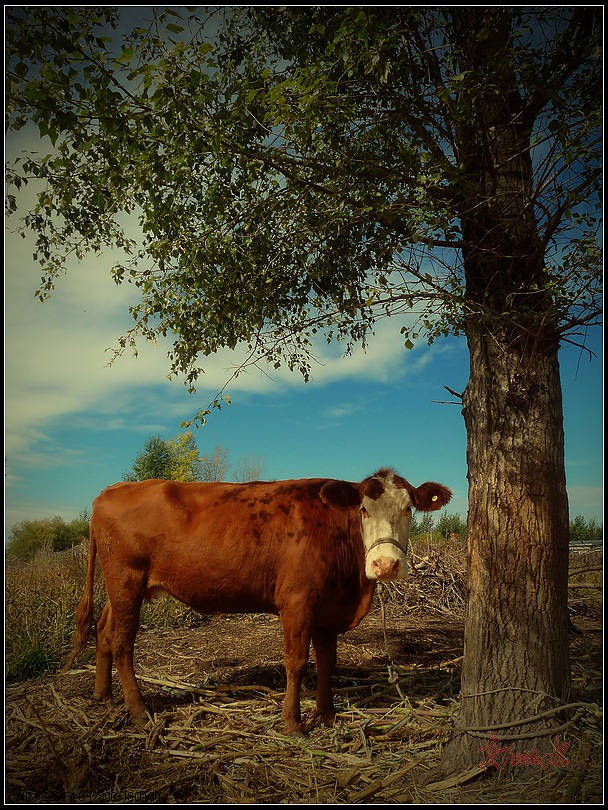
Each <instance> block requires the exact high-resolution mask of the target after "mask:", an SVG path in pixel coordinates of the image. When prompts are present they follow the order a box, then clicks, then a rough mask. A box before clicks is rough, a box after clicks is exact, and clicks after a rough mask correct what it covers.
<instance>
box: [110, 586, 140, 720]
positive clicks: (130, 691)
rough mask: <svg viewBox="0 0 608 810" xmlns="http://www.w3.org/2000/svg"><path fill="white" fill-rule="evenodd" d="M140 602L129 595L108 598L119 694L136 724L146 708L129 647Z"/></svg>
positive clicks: (136, 622) (130, 646)
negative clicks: (119, 685)
mask: <svg viewBox="0 0 608 810" xmlns="http://www.w3.org/2000/svg"><path fill="white" fill-rule="evenodd" d="M141 603H142V599H137V600H134V599H133V597H132V596H129V597H128V598H127V599H125V601H119V600H116V599H113V600H112V614H113V618H114V633H113V641H112V654H113V657H114V665H115V666H116V669H117V671H118V675H119V677H120V683H121V685H122V692H123V697H124V700H125V704H126V707H127V709H128V710H129V714H130V715H131V720H132V721H133V722H134V723H135V724H138V725H139V724H140V723H144V722H145V721H146V719H147V717H146V708H145V706H144V701H143V698H142V696H141V691H140V689H139V685H138V683H137V680H136V678H135V670H134V668H133V648H134V646H135V636H136V635H137V629H138V627H139V613H140V610H141Z"/></svg>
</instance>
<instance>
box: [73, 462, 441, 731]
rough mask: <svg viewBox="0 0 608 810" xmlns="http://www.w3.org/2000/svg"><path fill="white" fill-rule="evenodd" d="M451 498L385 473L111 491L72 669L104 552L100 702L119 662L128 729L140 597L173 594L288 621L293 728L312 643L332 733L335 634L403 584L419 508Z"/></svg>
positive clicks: (96, 514) (135, 712) (201, 607)
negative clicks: (382, 586)
mask: <svg viewBox="0 0 608 810" xmlns="http://www.w3.org/2000/svg"><path fill="white" fill-rule="evenodd" d="M450 497H451V493H450V490H449V489H447V488H446V487H444V486H442V485H441V484H435V483H426V484H422V486H420V487H414V486H412V485H411V484H410V483H408V481H406V480H405V479H403V478H401V477H400V476H398V475H397V474H396V473H395V472H394V471H393V470H390V469H382V470H379V471H378V472H377V473H376V474H375V475H373V476H371V477H369V478H366V479H365V480H364V481H362V482H361V483H360V484H352V483H348V482H346V481H335V480H332V479H326V478H315V479H302V480H297V481H276V482H272V483H266V482H257V481H256V482H253V483H250V484H225V483H204V484H201V483H188V484H187V483H179V482H177V481H159V480H148V481H141V482H139V483H120V484H114V485H113V486H111V487H108V488H107V489H106V490H104V491H103V492H102V493H101V495H99V496H98V497H97V498H96V499H95V501H94V503H93V512H92V516H91V532H90V548H89V561H88V568H87V581H86V587H85V593H84V595H83V597H82V600H81V602H80V604H79V605H78V608H77V611H76V621H77V630H76V634H75V647H74V651H73V653H72V655H71V657H70V659H69V661H68V663H67V664H66V666H65V668H64V669H69V667H70V666H71V665H72V663H73V661H74V659H75V658H76V656H77V655H78V654H79V653H80V652H81V651H82V650H83V649H84V647H85V646H86V643H87V638H88V636H89V634H90V632H91V621H92V618H93V580H94V576H95V557H96V554H98V555H99V560H100V563H101V570H102V572H103V577H104V580H105V584H106V590H107V593H108V601H107V603H106V605H105V607H104V609H103V611H102V613H101V616H100V617H99V621H98V622H97V634H96V635H97V642H96V644H97V659H96V677H95V696H96V697H97V698H98V699H100V700H109V699H110V697H111V689H112V677H111V676H112V661H114V663H115V664H116V669H117V670H118V674H119V676H120V680H121V683H122V688H123V693H124V699H125V703H126V706H127V708H128V709H129V712H130V714H131V717H132V719H133V721H134V722H141V721H144V720H145V719H146V712H145V708H144V703H143V700H142V696H141V692H140V690H139V687H138V685H137V681H136V679H135V673H134V671H133V645H134V641H135V635H136V633H137V629H138V626H139V614H140V609H141V605H142V603H143V601H144V600H149V599H152V598H154V597H155V596H157V595H160V594H164V593H169V594H171V595H172V596H174V597H175V598H176V599H179V600H180V601H181V602H184V603H185V604H187V605H189V606H190V607H192V608H194V609H195V610H197V611H199V612H201V613H274V614H279V615H280V617H281V620H282V623H283V635H284V660H285V669H286V673H287V690H286V693H285V702H284V705H283V719H284V722H285V727H286V730H287V731H288V732H296V731H301V716H300V686H301V682H302V677H303V675H304V670H305V668H306V665H307V663H308V653H309V647H310V641H311V639H312V643H313V646H314V650H315V656H316V663H317V676H318V677H317V711H318V713H319V714H320V715H321V718H322V720H323V721H324V722H325V723H327V724H328V725H331V724H332V722H333V720H334V716H335V711H334V703H333V694H332V689H331V676H332V672H333V669H334V666H335V663H336V644H337V635H338V633H343V632H344V631H346V630H348V629H350V628H352V627H356V626H357V625H358V624H359V622H360V621H361V619H363V617H364V616H365V615H366V614H367V612H368V610H369V608H370V605H371V601H372V597H373V594H374V588H375V585H376V581H377V580H379V579H380V580H391V579H399V578H404V577H405V575H406V573H407V564H406V546H407V541H408V537H409V528H410V522H411V515H412V507H415V508H416V509H420V510H423V511H427V512H429V511H432V510H435V509H439V508H441V507H442V506H443V505H444V504H446V503H448V501H449V500H450Z"/></svg>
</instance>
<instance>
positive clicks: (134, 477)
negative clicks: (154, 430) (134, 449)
mask: <svg viewBox="0 0 608 810" xmlns="http://www.w3.org/2000/svg"><path fill="white" fill-rule="evenodd" d="M173 470H174V454H173V452H172V450H171V448H170V446H169V444H168V442H166V441H164V440H163V439H161V437H160V436H150V438H149V439H148V440H147V441H146V443H145V445H144V449H143V450H142V451H141V453H138V454H137V456H136V458H135V461H134V462H133V467H132V468H131V470H129V471H128V472H127V473H125V475H124V476H123V480H124V481H145V480H147V479H148V478H169V479H170V478H172V477H173Z"/></svg>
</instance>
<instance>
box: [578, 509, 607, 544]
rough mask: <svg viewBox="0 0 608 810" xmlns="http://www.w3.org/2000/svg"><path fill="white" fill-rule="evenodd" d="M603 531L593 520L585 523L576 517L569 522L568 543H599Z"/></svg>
mask: <svg viewBox="0 0 608 810" xmlns="http://www.w3.org/2000/svg"><path fill="white" fill-rule="evenodd" d="M603 534H604V531H603V527H602V526H601V525H599V524H598V523H597V522H596V521H595V519H594V518H591V520H589V521H587V520H585V518H584V517H583V516H582V515H577V516H576V517H575V518H574V520H571V521H570V543H573V544H577V543H601V542H602V537H603Z"/></svg>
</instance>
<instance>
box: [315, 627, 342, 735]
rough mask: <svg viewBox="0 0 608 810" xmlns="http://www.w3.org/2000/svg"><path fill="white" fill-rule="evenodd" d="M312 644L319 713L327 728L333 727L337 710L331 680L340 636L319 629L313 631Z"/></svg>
mask: <svg viewBox="0 0 608 810" xmlns="http://www.w3.org/2000/svg"><path fill="white" fill-rule="evenodd" d="M312 643H313V647H314V649H315V658H316V661H317V712H318V714H319V715H320V716H321V720H322V721H323V722H324V723H325V725H326V726H333V724H334V720H335V717H336V710H335V708H334V695H333V691H332V688H331V678H332V675H333V673H334V669H335V667H336V657H337V655H336V649H337V645H338V634H337V633H335V632H334V631H333V630H327V629H325V628H318V627H317V628H315V629H314V630H313V634H312Z"/></svg>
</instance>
